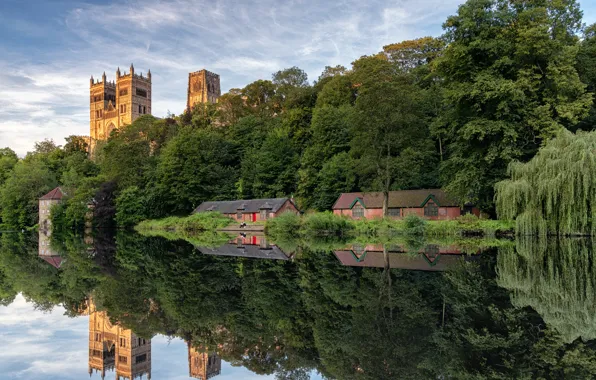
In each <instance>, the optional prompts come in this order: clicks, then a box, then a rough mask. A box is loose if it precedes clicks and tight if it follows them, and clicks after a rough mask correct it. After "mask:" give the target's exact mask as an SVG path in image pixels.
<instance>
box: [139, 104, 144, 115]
mask: <svg viewBox="0 0 596 380" xmlns="http://www.w3.org/2000/svg"><path fill="white" fill-rule="evenodd" d="M139 113H143V106H141V105H140V104H139Z"/></svg>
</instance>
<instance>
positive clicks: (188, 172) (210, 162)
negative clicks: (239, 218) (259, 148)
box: [156, 128, 238, 213]
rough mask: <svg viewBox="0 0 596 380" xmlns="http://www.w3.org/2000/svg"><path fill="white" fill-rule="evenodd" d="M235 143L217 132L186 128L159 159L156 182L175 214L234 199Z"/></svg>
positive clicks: (168, 145)
mask: <svg viewBox="0 0 596 380" xmlns="http://www.w3.org/2000/svg"><path fill="white" fill-rule="evenodd" d="M234 145H235V144H233V143H231V142H229V141H227V140H225V139H224V138H223V136H222V135H221V133H220V132H218V131H214V130H204V129H199V130H197V129H192V128H183V129H181V130H180V131H179V133H178V134H177V135H176V136H175V137H174V138H173V139H172V140H170V142H169V143H168V144H167V146H166V147H165V148H164V149H163V152H162V154H161V155H160V156H159V162H158V165H157V172H156V181H157V186H158V187H159V189H162V190H163V192H164V194H166V199H165V202H166V205H167V206H168V207H169V208H170V212H172V213H189V212H190V211H192V210H193V209H194V208H195V207H197V206H198V205H199V204H200V203H201V202H203V201H207V200H218V199H230V198H234V194H235V183H236V180H237V174H236V171H235V170H234V165H235V164H236V162H237V160H238V157H237V156H236V154H235V152H236V149H235V146H234Z"/></svg>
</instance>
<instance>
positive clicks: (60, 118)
mask: <svg viewBox="0 0 596 380" xmlns="http://www.w3.org/2000/svg"><path fill="white" fill-rule="evenodd" d="M462 2H463V1H462V0H387V1H380V0H366V1H362V0H338V1H331V0H327V1H322V0H290V1H285V0H253V1H241V0H208V1H207V0H171V1H159V0H142V1H139V0H120V1H118V2H113V1H99V0H87V1H71V0H0V100H1V101H0V147H5V146H8V147H11V148H12V149H13V150H15V151H16V152H17V153H18V154H19V155H21V156H22V155H24V154H25V153H26V152H27V151H30V150H32V149H33V146H34V143H35V142H36V141H41V140H43V139H46V138H50V139H53V140H54V141H55V142H56V143H57V144H64V137H67V136H69V135H72V134H75V135H88V134H89V79H90V77H91V76H92V75H93V76H94V77H95V78H101V75H102V73H103V72H104V71H105V72H106V75H107V77H108V80H114V79H115V72H116V69H117V68H118V67H120V69H121V70H122V71H127V72H128V71H129V67H130V64H131V63H134V67H135V72H137V73H138V72H143V73H146V72H147V70H148V69H150V70H151V74H152V90H153V92H152V111H153V115H155V116H157V117H163V116H165V115H166V114H167V113H168V112H170V113H173V114H180V113H181V112H182V111H183V110H184V107H185V104H186V90H187V81H188V73H189V72H193V71H197V70H200V69H203V68H205V69H207V70H210V71H213V72H216V73H218V74H219V75H220V76H221V86H222V91H223V92H225V91H227V90H229V89H230V88H242V87H244V86H245V85H247V84H249V83H251V82H253V81H255V80H257V79H270V78H271V74H272V73H274V72H276V71H277V70H281V69H284V68H288V67H292V66H298V67H300V68H301V69H303V70H305V71H306V72H307V73H308V76H309V79H310V80H311V81H313V80H316V79H317V77H318V76H319V74H320V73H321V72H322V70H323V68H324V67H325V66H335V65H338V64H341V65H344V66H346V67H349V65H350V63H351V62H353V61H354V60H355V59H356V58H358V57H360V56H362V55H366V54H373V53H376V52H378V51H380V50H381V49H382V47H383V46H384V45H387V44H390V43H394V42H399V41H403V40H407V39H413V38H418V37H424V36H429V35H430V36H438V35H440V34H441V33H442V29H441V25H442V23H443V22H444V21H445V19H446V18H447V16H449V15H451V14H454V13H455V12H456V11H457V7H458V5H459V4H461V3H462ZM582 9H583V10H584V21H585V22H586V23H588V24H589V23H593V22H596V2H594V1H592V0H584V1H583V2H582Z"/></svg>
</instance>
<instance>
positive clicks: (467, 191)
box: [435, 0, 592, 209]
mask: <svg viewBox="0 0 596 380" xmlns="http://www.w3.org/2000/svg"><path fill="white" fill-rule="evenodd" d="M580 27H581V11H580V9H579V5H578V4H577V3H576V2H575V1H574V0H562V1H554V0H548V1H518V2H510V1H508V0H469V1H468V2H466V3H465V4H463V5H462V6H460V8H459V10H458V13H457V15H454V16H451V17H449V18H448V20H447V22H446V23H445V24H444V28H445V30H446V33H445V38H446V40H447V42H448V47H447V49H445V51H444V52H443V54H442V55H441V56H440V57H439V58H438V59H436V61H435V63H436V68H437V70H438V73H439V75H440V77H441V78H442V80H443V85H444V86H445V88H446V91H445V96H446V102H447V107H446V109H445V112H442V113H441V115H440V122H439V123H437V125H436V130H435V133H437V134H438V135H444V136H446V139H447V140H448V144H447V148H446V149H447V151H448V156H449V157H448V159H447V160H446V161H444V165H443V168H442V171H443V179H444V183H445V184H446V189H447V190H448V191H449V192H450V193H451V194H453V195H456V196H458V197H459V198H460V199H461V200H462V201H473V202H475V203H476V204H478V205H479V206H481V207H482V208H484V209H491V205H492V198H493V185H494V183H495V182H497V181H499V180H501V179H503V178H504V177H505V174H506V168H507V165H508V164H509V162H511V161H512V160H515V159H517V160H522V161H526V160H528V159H529V158H531V157H532V156H533V155H534V154H535V153H536V151H537V149H538V147H539V145H540V143H541V141H542V140H544V139H549V138H551V137H553V136H554V135H555V134H556V132H557V131H558V130H559V129H561V128H565V127H572V126H573V125H575V124H576V123H577V122H578V121H579V120H581V119H582V118H583V117H585V116H586V113H587V111H588V108H589V106H590V104H591V103H592V96H591V95H590V94H588V93H586V91H585V85H584V84H583V83H582V82H581V81H580V79H579V76H578V73H577V70H576V68H575V59H576V55H577V51H578V48H577V37H576V34H577V32H578V31H579V29H580Z"/></svg>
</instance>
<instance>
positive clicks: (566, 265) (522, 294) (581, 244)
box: [497, 238, 596, 342]
mask: <svg viewBox="0 0 596 380" xmlns="http://www.w3.org/2000/svg"><path fill="white" fill-rule="evenodd" d="M594 245H595V244H594V242H593V241H591V240H589V239H560V240H546V239H532V238H525V239H520V240H518V241H517V244H516V247H515V248H514V247H508V248H506V249H501V250H500V254H499V261H498V266H497V270H498V273H499V276H498V278H499V280H498V283H499V285H501V286H503V287H505V288H507V289H509V290H510V291H511V301H512V303H513V304H514V305H515V306H518V307H525V306H530V307H532V308H533V309H534V310H536V311H537V312H538V313H539V314H540V315H541V316H542V318H543V319H544V321H545V322H546V323H547V324H548V325H549V326H551V327H552V328H554V329H555V330H556V331H557V332H558V333H559V334H560V335H561V337H562V338H563V339H564V340H565V341H566V342H573V341H574V340H575V339H577V338H580V337H581V338H582V339H583V340H584V341H588V340H592V339H596V294H595V290H596V260H594V257H593V256H592V255H593V253H594V252H595V250H594V248H595V247H594Z"/></svg>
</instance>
